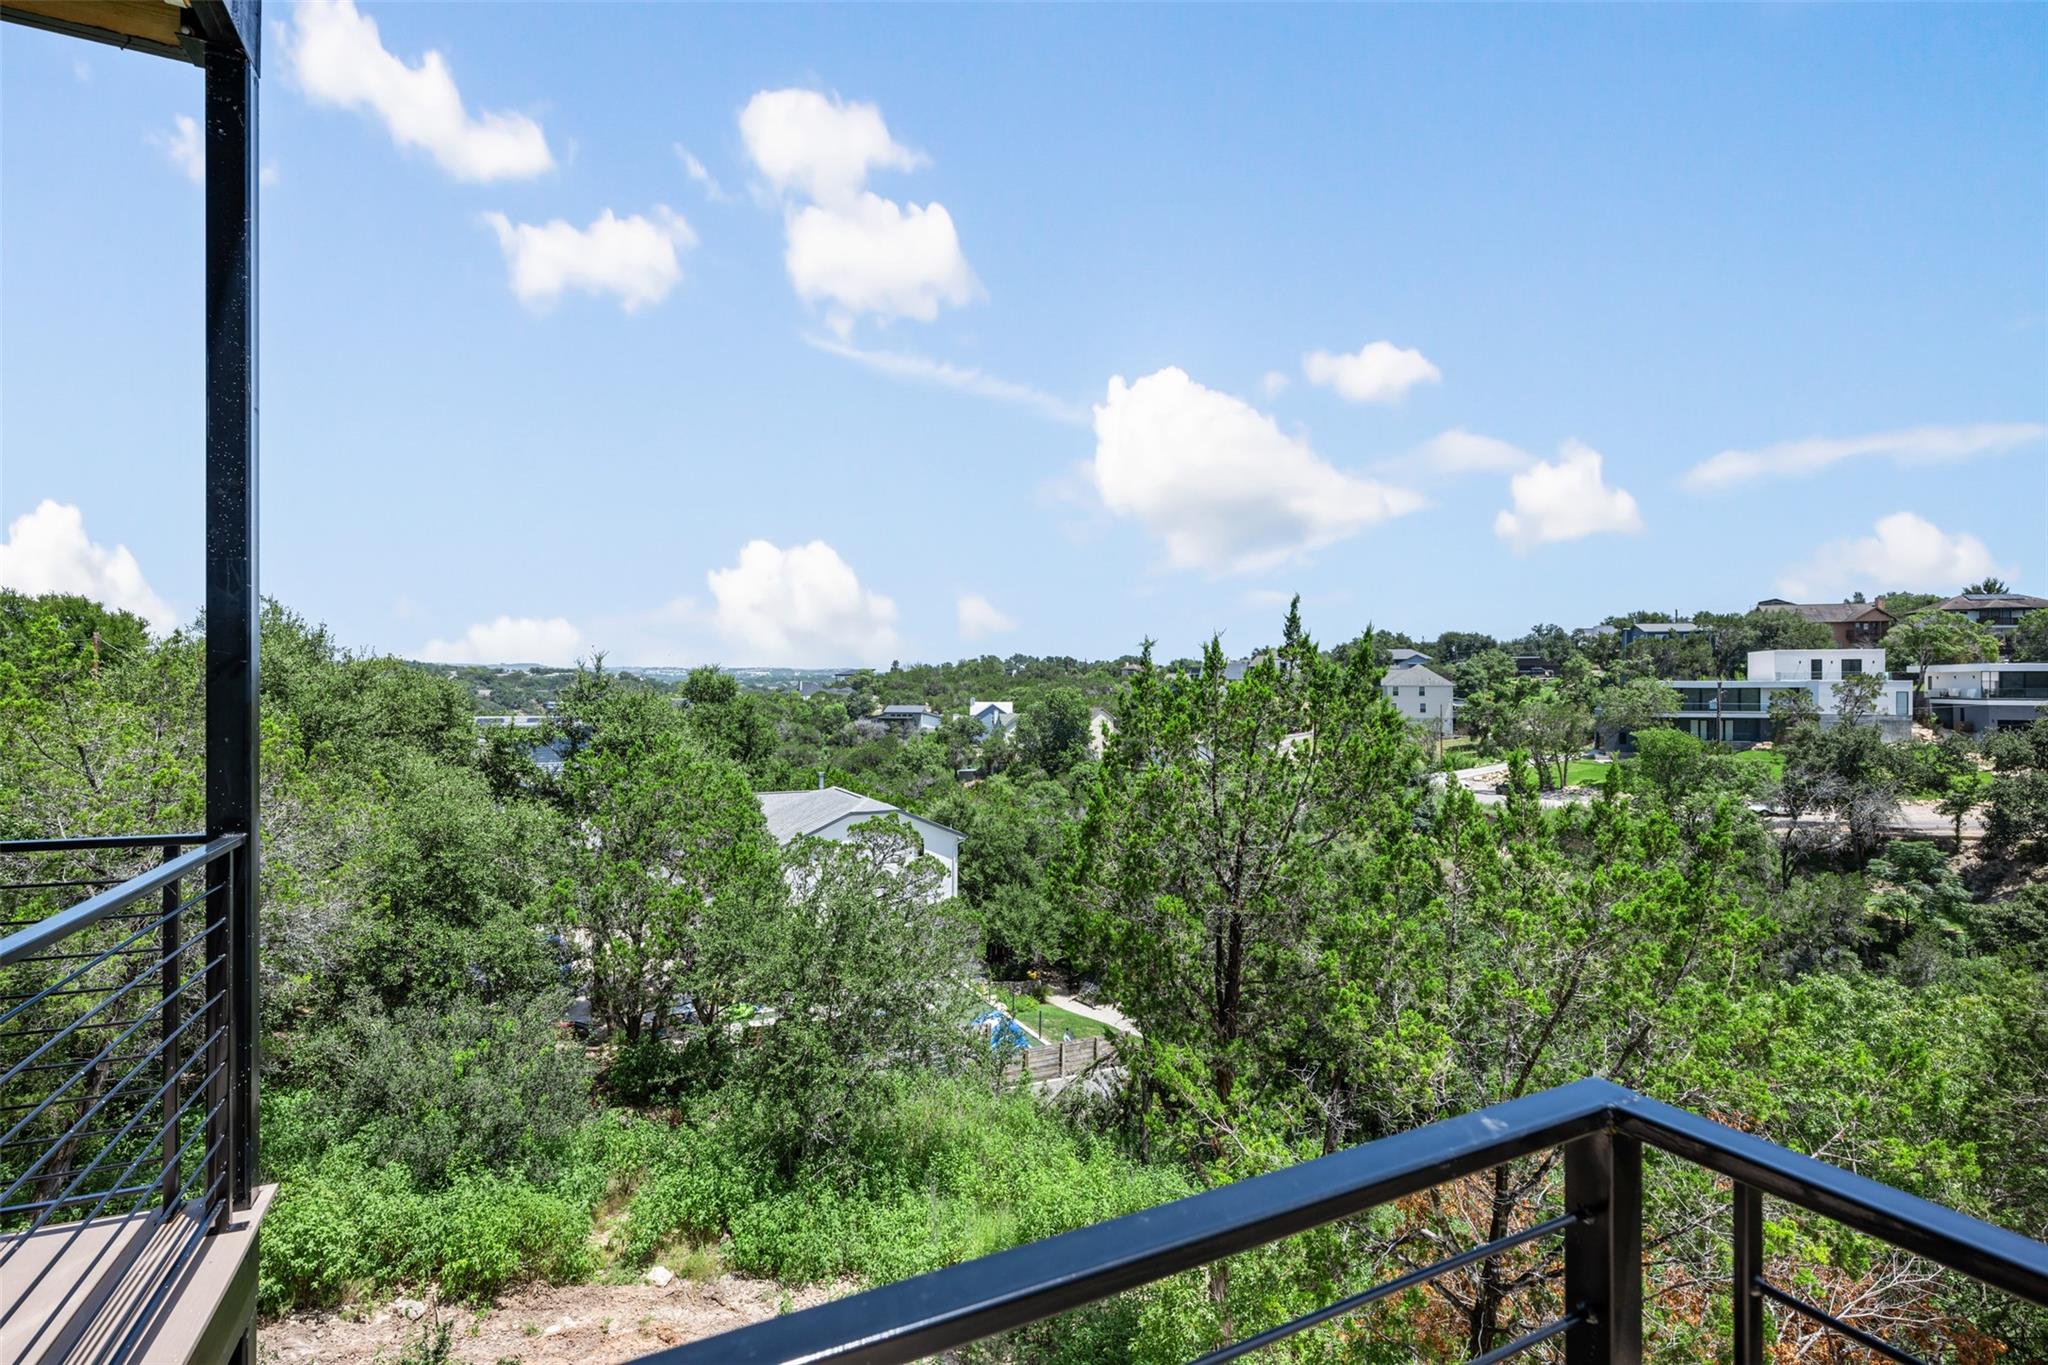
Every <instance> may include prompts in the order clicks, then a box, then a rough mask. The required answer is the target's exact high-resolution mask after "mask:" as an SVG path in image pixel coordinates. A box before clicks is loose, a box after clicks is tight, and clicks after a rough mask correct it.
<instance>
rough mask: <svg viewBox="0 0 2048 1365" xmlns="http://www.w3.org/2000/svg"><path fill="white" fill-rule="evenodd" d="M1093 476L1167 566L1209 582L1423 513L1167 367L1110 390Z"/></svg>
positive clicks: (1404, 494) (1098, 416)
mask: <svg viewBox="0 0 2048 1365" xmlns="http://www.w3.org/2000/svg"><path fill="white" fill-rule="evenodd" d="M1090 473H1091V474H1092V476H1093V478H1094V481H1095V488H1096V491H1097V493H1098V494H1099V495H1100V496H1101V498H1102V501H1103V505H1104V506H1106V507H1107V508H1108V509H1109V510H1110V511H1111V512H1113V513H1116V514H1117V515H1120V516H1130V517H1136V518H1137V519H1138V520H1139V521H1140V522H1142V523H1143V524H1144V525H1145V527H1146V529H1148V530H1149V531H1151V532H1152V533H1153V534H1154V535H1157V536H1159V537H1161V538H1162V539H1163V540H1164V541H1165V542H1166V553H1167V559H1168V561H1169V562H1170V563H1171V564H1173V565H1174V566H1175V567H1176V568H1188V569H1197V568H1198V569H1208V570H1210V571H1212V572H1253V571H1256V570H1259V569H1263V568H1268V567H1271V566H1273V565H1275V564H1279V563H1283V562H1285V561H1287V560H1290V559H1294V558H1296V557H1298V556H1300V555H1302V554H1303V553H1305V552H1306V551H1309V550H1313V549H1315V548H1317V547H1319V546H1323V545H1328V544H1331V543H1332V542H1334V541H1338V540H1342V539H1344V538H1345V537H1346V536H1349V535H1352V534H1354V533H1356V532H1357V531H1360V530H1362V529H1363V528H1365V527H1367V526H1371V525H1373V524H1374V523H1376V522H1381V521H1385V520H1387V519H1388V518H1390V517H1398V516H1402V515H1404V514H1406V513H1409V512H1413V511H1415V510H1416V509H1417V508H1419V507H1421V506H1422V505H1423V499H1422V498H1421V496H1420V495H1418V494H1416V493H1414V492H1411V491H1410V490H1408V489H1405V488H1397V487H1394V486H1392V485H1390V484H1384V483H1380V482H1378V481H1377V480H1374V479H1368V478H1363V477H1360V476H1359V475H1356V474H1349V473H1346V472H1344V471H1343V470H1340V469H1338V468H1336V467H1335V466H1333V465H1331V464H1330V463H1329V462H1328V461H1326V460H1324V459H1323V458H1322V457H1321V456H1320V455H1318V454H1316V452H1315V451H1314V450H1312V449H1310V447H1309V445H1308V443H1307V442H1306V441H1304V440H1302V439H1301V438H1300V437H1298V436H1289V435H1287V434H1285V433H1283V432H1282V431H1281V430H1280V428H1279V427H1278V426H1277V425H1276V424H1275V423H1274V421H1273V419H1272V418H1271V417H1268V416H1267V415H1266V414H1264V413H1262V412H1260V411H1258V410H1257V409H1256V408H1254V407H1252V405H1251V404H1249V403H1247V402H1245V401H1244V400H1243V399H1241V398H1236V397H1233V396H1232V395H1230V394H1227V393H1220V392H1218V391H1217V390H1215V389H1210V388H1205V387H1203V386H1202V385H1200V384H1198V383H1196V382H1195V381H1194V380H1192V379H1190V378H1188V376H1187V374H1186V372H1184V371H1182V370H1179V369H1172V368H1169V369H1164V370H1160V371H1158V372H1156V373H1154V374H1149V375H1146V376H1145V377H1144V378H1142V379H1140V380H1138V381H1137V382H1136V383H1133V384H1126V383H1124V380H1123V377H1122V376H1121V375H1119V376H1117V377H1115V378H1113V379H1111V380H1110V381H1109V394H1108V397H1107V398H1106V399H1105V400H1104V401H1103V402H1101V403H1099V404H1097V405H1096V408H1095V461H1094V464H1093V466H1092V467H1091V469H1090Z"/></svg>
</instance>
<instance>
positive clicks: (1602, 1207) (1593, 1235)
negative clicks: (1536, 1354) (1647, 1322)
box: [1564, 1132, 1643, 1365]
mask: <svg viewBox="0 0 2048 1365" xmlns="http://www.w3.org/2000/svg"><path fill="white" fill-rule="evenodd" d="M1564 1203H1565V1208H1566V1209H1567V1210H1569V1211H1570V1212H1572V1213H1576V1214H1578V1215H1579V1217H1580V1218H1581V1219H1582V1220H1583V1221H1581V1222H1579V1223H1576V1224H1574V1225H1573V1226H1572V1227H1570V1228H1568V1229H1567V1230H1566V1231H1565V1235H1564V1298H1565V1311H1566V1312H1568V1313H1569V1312H1583V1313H1585V1314H1586V1321H1585V1322H1583V1323H1581V1324H1580V1325H1579V1326H1577V1327H1574V1328H1572V1329H1571V1330H1570V1331H1569V1332H1567V1333H1566V1334H1565V1345H1564V1358H1565V1360H1566V1362H1567V1365H1638V1363H1639V1362H1640V1361H1641V1360H1642V1358H1643V1148H1642V1144H1641V1143H1639V1142H1637V1141H1636V1140H1635V1139H1634V1138H1626V1137H1621V1136H1619V1135H1617V1134H1615V1133H1611V1132H1600V1133H1594V1134H1592V1135H1591V1136H1589V1137H1583V1138H1580V1139H1579V1140H1578V1141H1576V1142H1573V1143H1571V1144H1570V1145H1568V1146H1567V1147H1566V1148H1565V1149H1564Z"/></svg>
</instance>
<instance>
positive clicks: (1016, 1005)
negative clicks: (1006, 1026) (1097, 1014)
mask: <svg viewBox="0 0 2048 1365" xmlns="http://www.w3.org/2000/svg"><path fill="white" fill-rule="evenodd" d="M992 993H993V994H994V996H995V998H996V999H997V1001H998V1002H1000V1003H1001V1004H1002V1007H1003V1008H1004V1009H1006V1010H1008V1011H1009V1012H1010V1013H1011V1014H1012V1015H1014V1016H1015V1017H1016V1020H1017V1022H1018V1023H1020V1024H1022V1025H1023V1026H1024V1027H1025V1028H1028V1029H1030V1030H1031V1031H1032V1032H1033V1033H1035V1034H1037V1035H1038V1036H1039V1037H1041V1038H1043V1039H1045V1041H1046V1042H1048V1043H1057V1042H1059V1041H1060V1039H1062V1038H1063V1037H1065V1036H1066V1033H1067V1031H1071V1032H1072V1033H1073V1035H1074V1036H1075V1037H1076V1038H1096V1037H1105V1038H1106V1037H1108V1036H1109V1034H1110V1033H1111V1032H1112V1030H1111V1029H1110V1027H1109V1026H1108V1025H1107V1024H1103V1023H1100V1022H1098V1021H1097V1020H1094V1019H1090V1018H1088V1017H1087V1016H1086V1015H1080V1014H1075V1013H1074V1012H1073V1011H1072V1010H1063V1009H1061V1008H1060V1007H1059V1006H1058V1005H1041V1004H1039V1003H1038V1002H1037V1001H1036V1000H1033V999H1032V998H1031V997H1030V996H1028V995H1019V994H1017V993H1015V992H1013V991H1005V990H997V991H994V992H992Z"/></svg>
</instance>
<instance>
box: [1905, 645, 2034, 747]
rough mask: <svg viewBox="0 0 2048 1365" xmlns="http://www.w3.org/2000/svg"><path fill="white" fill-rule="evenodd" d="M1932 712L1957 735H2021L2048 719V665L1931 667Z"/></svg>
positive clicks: (1929, 694)
mask: <svg viewBox="0 0 2048 1365" xmlns="http://www.w3.org/2000/svg"><path fill="white" fill-rule="evenodd" d="M1923 681H1924V683H1925V685H1926V688H1927V705H1928V709H1930V710H1931V711H1933V712H1934V718H1935V720H1936V721H1938V722H1940V723H1941V724H1942V725H1945V726H1947V727H1948V728H1949V729H1951V730H1963V731H1968V732H1970V733H1973V734H1983V733H1985V732H1987V731H1991V730H2017V729H2019V728H2020V727H2021V726H2023V725H2032V724H2033V723H2034V722H2035V721H2037V720H2040V719H2042V718H2044V717H2048V663H2039V664H2009V663H1971V664H1929V665H1928V666H1927V671H1926V674H1925V677H1924V679H1923Z"/></svg>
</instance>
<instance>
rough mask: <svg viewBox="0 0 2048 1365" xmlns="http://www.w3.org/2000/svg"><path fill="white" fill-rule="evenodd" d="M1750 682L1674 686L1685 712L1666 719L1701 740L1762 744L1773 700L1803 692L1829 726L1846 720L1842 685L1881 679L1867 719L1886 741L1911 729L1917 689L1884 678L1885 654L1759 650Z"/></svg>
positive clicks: (1669, 714)
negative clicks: (1858, 679) (1849, 681)
mask: <svg viewBox="0 0 2048 1365" xmlns="http://www.w3.org/2000/svg"><path fill="white" fill-rule="evenodd" d="M1748 675H1749V676H1748V677H1746V678H1738V679H1733V680H1731V679H1725V678H1691V679H1684V680H1679V681H1674V682H1673V683H1672V684H1671V686H1672V687H1674V688H1676V689H1677V691H1678V697H1679V707H1678V710H1676V711H1668V712H1666V713H1665V715H1664V719H1665V720H1666V721H1668V722H1669V723H1670V724H1671V725H1672V726H1673V727H1675V728H1677V729H1680V730H1683V731H1685V732H1686V733H1687V734H1689V735H1697V736H1698V737H1699V738H1701V739H1705V740H1714V741H1717V742H1719V743H1723V744H1733V745H1749V744H1756V743H1759V742H1761V741H1763V740H1767V739H1769V738H1770V737H1771V699H1772V698H1773V697H1775V696H1777V695H1779V694H1780V693H1784V692H1804V693H1806V694H1807V695H1808V696H1809V697H1811V698H1812V699H1813V704H1814V709H1815V710H1817V711H1818V712H1819V713H1820V723H1821V724H1822V725H1823V726H1829V725H1835V724H1838V723H1840V720H1841V705H1840V700H1839V697H1838V695H1837V692H1838V689H1839V688H1840V687H1841V684H1842V681H1843V680H1844V679H1846V678H1854V677H1858V676H1864V675H1868V676H1874V677H1877V678H1879V679H1882V686H1883V690H1882V691H1881V692H1880V694H1879V696H1878V699H1877V705H1876V707H1875V708H1874V709H1873V711H1872V713H1871V714H1870V715H1869V716H1867V717H1866V718H1865V723H1866V724H1872V725H1875V726H1876V727H1877V728H1878V730H1879V732H1880V733H1881V734H1883V736H1884V737H1885V738H1886V739H1888V740H1902V739H1905V738H1907V737H1909V736H1910V735H1911V734H1912V732H1913V684H1912V683H1911V682H1909V681H1907V680H1906V679H1903V678H1892V677H1889V676H1887V675H1886V673H1885V667H1884V651H1883V650H1881V649H1759V650H1752V651H1751V652H1750V655H1749V668H1748Z"/></svg>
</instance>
